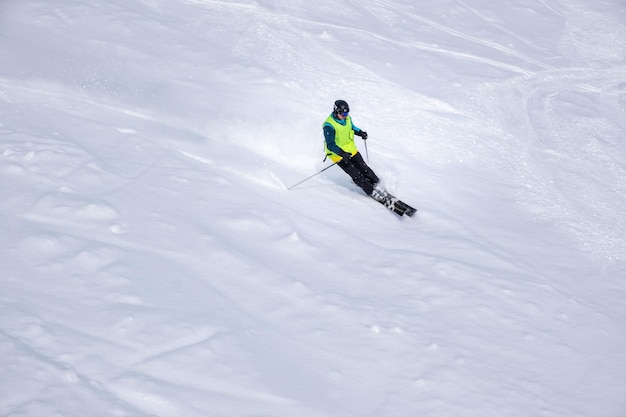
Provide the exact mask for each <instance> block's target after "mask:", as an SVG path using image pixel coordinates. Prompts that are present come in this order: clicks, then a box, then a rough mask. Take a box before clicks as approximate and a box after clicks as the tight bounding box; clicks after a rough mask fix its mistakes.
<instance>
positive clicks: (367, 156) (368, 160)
mask: <svg viewBox="0 0 626 417" xmlns="http://www.w3.org/2000/svg"><path fill="white" fill-rule="evenodd" d="M363 144H364V145H365V157H366V158H367V163H368V164H369V163H370V154H369V153H368V152H367V141H366V140H363Z"/></svg>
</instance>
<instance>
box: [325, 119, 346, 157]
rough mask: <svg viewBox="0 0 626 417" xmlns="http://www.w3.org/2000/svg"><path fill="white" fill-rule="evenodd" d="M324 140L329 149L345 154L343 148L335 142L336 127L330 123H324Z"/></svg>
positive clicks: (335, 152)
mask: <svg viewBox="0 0 626 417" xmlns="http://www.w3.org/2000/svg"><path fill="white" fill-rule="evenodd" d="M324 140H325V141H326V147H327V148H328V150H329V151H331V152H332V153H334V154H337V155H341V154H343V152H344V151H343V149H341V148H340V147H339V146H338V145H337V143H336V142H335V128H334V127H332V126H331V125H329V124H325V125H324Z"/></svg>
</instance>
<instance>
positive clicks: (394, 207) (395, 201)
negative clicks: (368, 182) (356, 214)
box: [370, 189, 417, 217]
mask: <svg viewBox="0 0 626 417" xmlns="http://www.w3.org/2000/svg"><path fill="white" fill-rule="evenodd" d="M370 197H372V198H373V199H374V200H376V201H378V202H379V203H380V204H382V205H383V206H385V207H387V208H388V209H389V210H391V211H393V212H394V213H396V214H397V215H398V216H403V215H407V216H409V217H412V216H413V215H414V214H415V213H416V212H417V209H415V208H413V207H411V206H409V205H408V204H406V203H405V202H403V201H402V200H400V199H399V198H397V197H395V196H393V195H391V194H389V193H388V192H387V191H386V190H381V189H374V192H373V193H372V195H371V196H370Z"/></svg>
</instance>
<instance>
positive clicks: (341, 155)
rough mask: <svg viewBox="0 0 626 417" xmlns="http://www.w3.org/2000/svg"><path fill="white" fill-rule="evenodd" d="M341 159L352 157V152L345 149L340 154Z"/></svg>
mask: <svg viewBox="0 0 626 417" xmlns="http://www.w3.org/2000/svg"><path fill="white" fill-rule="evenodd" d="M339 156H340V157H341V159H350V158H352V154H351V153H350V152H346V151H343V152H341V153H340V154H339Z"/></svg>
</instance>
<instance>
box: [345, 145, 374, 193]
mask: <svg viewBox="0 0 626 417" xmlns="http://www.w3.org/2000/svg"><path fill="white" fill-rule="evenodd" d="M357 155H359V154H358V153H357ZM355 157H356V155H355V156H354V157H352V158H350V159H342V160H341V161H339V163H337V165H339V167H340V168H341V169H343V170H344V171H345V172H346V174H348V175H350V178H352V181H354V183H355V184H356V185H358V186H359V187H361V188H362V189H363V191H365V194H367V195H372V191H374V184H372V183H371V182H370V180H369V179H368V178H367V177H366V176H365V175H364V174H363V171H362V169H361V168H360V167H359V165H358V163H357V164H355V163H354V161H353V160H354V158H355ZM361 160H363V158H361Z"/></svg>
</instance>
